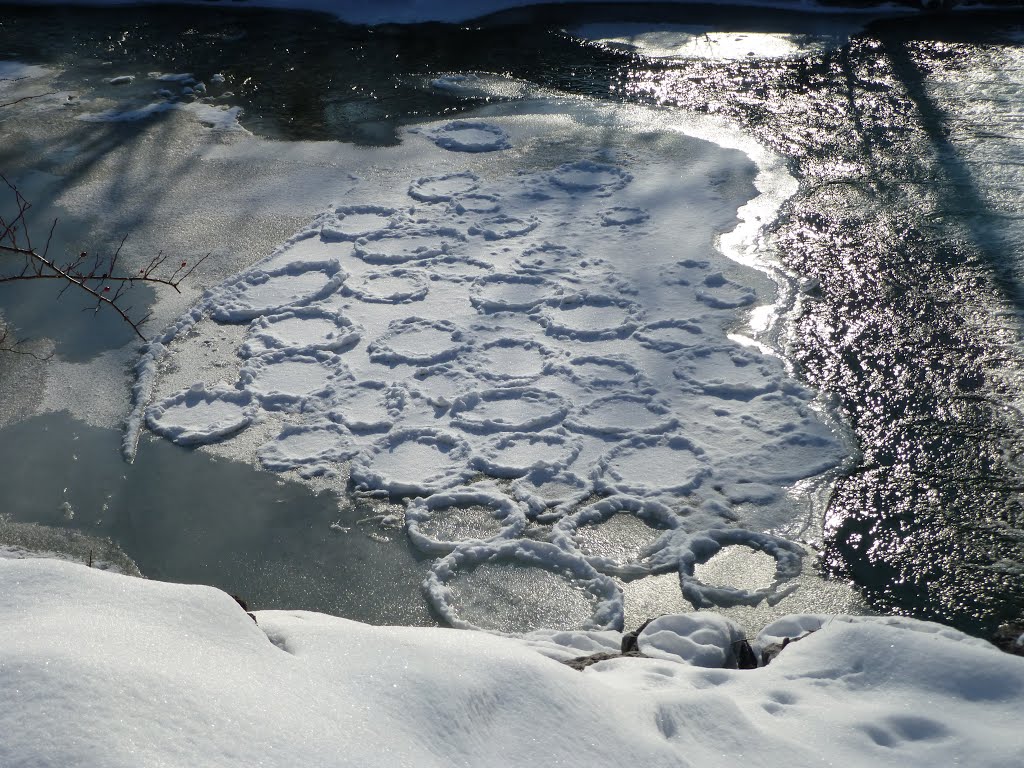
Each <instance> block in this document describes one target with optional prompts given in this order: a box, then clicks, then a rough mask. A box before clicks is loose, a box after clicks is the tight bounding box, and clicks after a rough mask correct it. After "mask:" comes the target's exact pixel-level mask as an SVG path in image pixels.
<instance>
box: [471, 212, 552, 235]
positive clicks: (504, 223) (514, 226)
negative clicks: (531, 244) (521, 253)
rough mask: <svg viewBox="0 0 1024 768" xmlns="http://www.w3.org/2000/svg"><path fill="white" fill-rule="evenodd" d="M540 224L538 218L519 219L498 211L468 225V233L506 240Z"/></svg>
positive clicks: (525, 232) (531, 229)
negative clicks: (494, 214)
mask: <svg viewBox="0 0 1024 768" xmlns="http://www.w3.org/2000/svg"><path fill="white" fill-rule="evenodd" d="M538 226H540V219H537V218H535V217H532V216H531V217H530V218H527V219H521V218H518V217H516V216H506V215H505V214H502V213H499V214H497V215H496V216H490V217H488V218H485V219H480V220H479V221H476V222H475V223H473V224H472V225H471V226H470V227H469V234H471V235H479V236H480V237H482V238H483V239H484V240H508V239H509V238H513V237H521V236H522V235H525V234H527V233H529V232H532V231H533V230H535V229H536V228H537V227H538Z"/></svg>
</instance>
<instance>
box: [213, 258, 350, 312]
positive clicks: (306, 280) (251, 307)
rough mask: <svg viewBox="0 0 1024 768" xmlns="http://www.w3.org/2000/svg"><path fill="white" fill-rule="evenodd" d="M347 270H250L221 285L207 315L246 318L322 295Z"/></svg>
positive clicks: (338, 283)
mask: <svg viewBox="0 0 1024 768" xmlns="http://www.w3.org/2000/svg"><path fill="white" fill-rule="evenodd" d="M346 277H347V274H346V273H345V271H344V270H342V269H340V268H338V269H336V270H334V271H331V270H327V269H322V270H320V269H316V270H309V271H305V272H298V273H292V272H284V273H281V274H266V273H263V272H258V273H252V274H249V275H248V276H246V277H245V278H243V279H242V280H240V281H238V282H236V283H233V284H232V285H230V286H227V287H226V288H224V289H222V290H221V291H220V292H219V295H218V296H217V301H216V302H214V303H213V304H212V305H211V309H210V316H211V317H213V319H214V320H217V321H218V322H222V323H243V322H248V321H250V320H252V319H254V318H256V317H259V316H260V315H267V314H273V313H275V312H281V311H284V310H286V309H290V308H292V307H296V306H303V305H306V304H310V303H312V302H314V301H318V300H320V299H323V298H326V297H327V296H330V295H331V294H332V293H334V292H335V291H336V290H338V288H340V287H341V285H342V283H343V282H344V281H345V278H346Z"/></svg>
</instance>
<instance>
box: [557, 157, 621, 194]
mask: <svg viewBox="0 0 1024 768" xmlns="http://www.w3.org/2000/svg"><path fill="white" fill-rule="evenodd" d="M548 178H549V179H550V181H551V183H552V184H554V185H555V186H556V187H560V188H562V189H564V190H566V191H567V192H589V193H593V194H596V195H598V196H600V197H607V196H609V195H611V194H612V193H613V192H617V191H618V190H620V189H622V188H623V187H625V186H626V185H627V184H629V182H631V181H632V180H633V177H632V175H630V174H629V173H627V172H626V171H624V170H622V169H621V168H618V167H616V166H614V165H606V164H604V163H595V162H592V161H590V160H581V161H579V162H575V163H566V164H565V165H560V166H559V167H558V168H556V169H555V170H553V171H552V172H551V173H550V174H549V176H548Z"/></svg>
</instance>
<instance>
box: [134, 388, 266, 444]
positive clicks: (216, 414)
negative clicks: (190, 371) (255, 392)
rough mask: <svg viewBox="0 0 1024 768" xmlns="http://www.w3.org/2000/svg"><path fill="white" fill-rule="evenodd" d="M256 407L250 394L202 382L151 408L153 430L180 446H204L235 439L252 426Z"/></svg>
mask: <svg viewBox="0 0 1024 768" xmlns="http://www.w3.org/2000/svg"><path fill="white" fill-rule="evenodd" d="M255 415H256V405H255V403H254V402H253V399H252V395H251V394H250V393H249V392H243V391H239V390H237V389H228V388H226V387H211V388H209V389H207V388H206V386H205V385H203V384H202V383H199V384H194V385H192V386H191V387H190V388H189V389H186V390H183V391H181V392H178V393H176V394H174V395H171V396H170V397H168V398H166V399H164V400H161V401H160V402H159V403H156V404H154V405H152V406H150V407H149V409H148V410H147V411H146V424H147V425H148V426H149V428H150V430H151V431H152V432H154V433H155V434H158V435H160V436H161V437H166V438H167V439H168V440H170V441H172V442H174V443H177V444H178V445H202V444H205V443H214V442H217V441H218V440H224V439H226V438H228V437H231V436H232V435H234V434H235V433H236V432H239V431H241V430H243V429H245V428H246V427H247V426H249V424H251V423H252V420H253V418H254V417H255Z"/></svg>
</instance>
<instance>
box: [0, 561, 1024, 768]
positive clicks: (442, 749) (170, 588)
mask: <svg viewBox="0 0 1024 768" xmlns="http://www.w3.org/2000/svg"><path fill="white" fill-rule="evenodd" d="M504 546H506V547H512V548H517V547H519V545H517V544H515V543H511V544H506V545H504ZM555 549H557V548H555ZM484 550H485V551H486V552H489V553H493V552H494V550H493V549H490V548H486V547H485V548H484ZM520 551H522V560H523V564H522V566H521V567H520V570H523V571H542V570H543V569H544V568H545V567H549V566H550V563H551V562H552V561H553V560H554V558H555V557H556V556H557V553H555V552H552V550H551V545H541V544H539V543H534V544H533V546H532V547H530V548H529V549H526V550H525V551H523V550H520ZM484 556H485V554H484V552H483V551H482V552H480V553H479V556H478V562H479V559H480V558H483V557H484ZM528 560H535V561H536V563H537V564H536V566H534V567H531V565H530V564H529V563H528V562H526V561H528ZM574 562H575V561H574ZM466 565H467V566H469V565H471V563H469V562H467V563H466ZM452 566H453V567H454V568H455V569H456V570H457V569H458V567H459V564H456V563H454V562H453V563H452ZM478 567H479V566H478ZM545 573H549V574H550V575H551V577H552V578H553V579H559V580H561V581H566V578H565V577H562V576H558V575H556V574H553V573H551V572H550V571H545ZM473 575H474V574H469V576H470V577H472V576H473ZM477 575H478V574H477ZM587 575H589V574H588V573H587V572H585V571H581V572H580V576H577V577H576V578H580V577H585V576H587ZM566 583H568V582H566ZM603 585H604V586H606V587H609V588H608V589H607V590H605V591H600V598H597V599H598V600H601V601H604V604H605V605H607V606H608V607H609V608H612V609H613V610H612V611H611V612H612V613H613V612H614V604H615V596H614V591H613V590H612V589H610V585H608V584H607V582H605V583H603ZM438 586H439V587H440V586H441V585H440V583H438ZM600 586H602V582H600V581H599V582H598V583H597V584H596V585H595V587H592V588H591V589H592V591H593V592H595V593H596V592H597V591H599V587H600ZM570 588H571V587H570ZM595 588H598V589H595ZM455 589H456V591H457V590H458V586H457V585H456V586H455ZM589 594H591V593H590V592H582V593H580V592H578V593H577V595H578V597H577V599H578V600H580V601H581V602H582V604H583V607H585V608H587V609H588V610H589V608H590V605H591V604H590V603H588V602H587V598H586V597H584V595H589ZM595 597H596V594H595ZM466 607H467V606H464V605H461V604H460V605H459V608H460V609H464V608H466ZM591 615H594V614H591ZM255 616H256V619H257V621H258V623H257V622H254V621H253V620H252V619H251V618H250V617H249V616H247V615H246V614H245V613H244V612H243V611H242V610H241V609H240V608H239V607H238V605H237V603H235V601H234V600H233V599H232V598H231V597H230V596H229V595H227V594H225V593H224V592H221V591H219V590H216V589H211V588H209V587H203V586H195V585H182V584H166V583H162V582H158V581H152V580H145V579H137V578H130V577H127V576H120V575H116V574H112V573H109V572H104V571H100V570H97V569H89V568H86V567H84V566H81V565H75V564H71V563H63V562H59V561H56V560H39V559H34V560H27V559H26V560H7V559H2V558H0V622H2V623H3V626H4V628H5V631H4V632H3V633H0V658H3V659H4V664H3V665H2V666H0V687H2V689H3V690H4V691H7V692H11V693H10V695H7V696H3V697H0V732H2V733H3V734H4V738H3V741H2V743H0V762H3V763H4V764H5V765H11V766H15V765H19V766H21V765H24V766H27V765H44V764H60V765H100V764H102V765H109V766H138V765H192V766H199V765H202V766H212V765H217V766H225V768H227V767H230V768H235V767H236V766H237V767H239V768H240V767H241V766H251V765H263V766H266V768H292V767H293V766H296V765H304V766H323V765H337V764H338V760H339V757H338V756H339V754H340V752H339V750H342V751H343V752H344V762H346V763H350V764H352V765H360V766H366V768H391V766H395V765H416V766H423V768H441V766H448V765H452V764H460V765H487V766H492V767H493V768H513V767H518V766H522V765H552V764H556V763H564V764H572V765H626V764H642V765H666V766H667V765H673V766H683V765H700V766H705V767H706V768H724V767H725V766H732V765H735V762H736V759H737V758H736V756H737V755H740V754H742V755H745V756H746V757H745V758H744V759H755V758H753V757H751V756H756V759H755V762H756V763H757V764H759V765H763V766H765V767H766V768H787V767H789V766H793V765H816V764H819V763H821V762H822V761H823V760H825V761H831V762H833V763H834V764H836V765H843V766H850V767H851V768H872V767H873V766H877V765H880V764H883V765H884V764H896V763H898V764H899V765H900V766H906V767H907V768H933V766H935V765H952V764H962V765H971V766H978V767H979V768H1000V767H1001V766H1009V765H1015V764H1016V763H1017V762H1019V756H1020V739H1019V731H1018V728H1017V726H1018V721H1019V716H1020V715H1019V713H1020V711H1021V709H1022V708H1024V663H1022V662H1021V660H1020V658H1018V657H1014V656H1011V655H1009V654H1004V653H1001V652H999V651H998V650H996V649H995V648H994V647H993V646H991V645H989V644H987V643H984V642H982V641H978V640H976V639H973V638H968V637H967V636H965V635H962V634H960V633H958V632H955V631H954V630H951V629H949V628H947V627H940V626H938V625H935V624H928V623H926V622H919V621H914V620H912V619H889V618H883V619H873V618H865V617H813V616H812V617H800V616H792V617H787V618H786V619H784V620H782V621H781V622H778V623H777V625H775V626H773V627H768V628H766V629H765V631H763V632H762V633H761V634H760V635H759V636H758V637H757V638H755V639H754V641H753V643H752V645H753V646H754V650H755V652H757V653H759V651H760V649H761V648H762V647H763V646H764V645H766V644H767V643H768V642H771V641H773V640H775V639H776V638H777V637H779V636H784V637H793V636H795V633H793V632H791V631H790V627H801V626H805V627H808V629H813V630H815V631H813V632H811V633H810V634H808V635H807V636H806V637H804V639H802V640H800V641H799V642H797V643H790V645H789V646H788V647H787V648H786V649H785V650H783V651H782V653H781V654H780V655H779V656H778V657H777V658H776V659H775V660H774V661H772V663H771V664H770V665H769V666H767V667H764V668H761V669H755V670H736V669H730V668H725V669H714V668H710V665H711V664H713V663H714V662H715V661H717V660H719V659H721V660H722V661H723V663H722V666H726V667H728V666H731V665H730V664H729V659H728V650H727V649H728V648H729V647H730V646H729V643H730V641H731V640H732V639H733V638H734V637H735V627H734V626H733V625H730V623H728V622H727V621H725V620H724V619H719V618H718V617H715V616H714V615H713V614H710V613H707V612H700V613H697V614H689V615H674V616H667V617H663V618H660V619H658V620H656V621H655V622H653V623H652V624H651V625H648V627H647V629H646V630H645V631H644V632H642V633H641V637H640V638H639V644H640V648H641V649H642V650H643V651H644V652H645V653H648V654H650V655H653V656H656V657H657V658H650V659H628V658H626V659H613V660H610V661H603V662H600V663H598V664H596V665H594V666H591V667H589V668H587V669H586V670H585V671H583V672H578V671H576V670H573V669H570V668H569V667H567V666H565V665H564V664H560V663H558V662H557V661H554V660H553V659H555V658H560V659H566V658H571V657H575V656H584V655H589V654H591V653H597V652H609V651H614V650H616V649H617V648H618V645H619V643H620V642H621V635H620V634H619V633H618V632H614V631H593V630H584V629H578V628H571V627H569V628H564V629H561V630H559V629H550V628H549V629H545V630H537V631H534V632H531V633H529V634H528V635H525V636H524V637H523V638H522V639H515V638H510V637H500V636H496V635H493V634H487V633H482V632H459V631H453V630H450V629H436V628H419V627H376V626H370V625H366V624H359V623H357V622H353V621H348V620H345V619H340V618H336V617H333V616H326V615H323V614H316V613H309V612H304V611H256V613H255ZM609 618H611V616H609ZM612 623H614V622H612ZM716 649H717V650H716ZM700 664H706V665H708V666H698V665H700ZM14 692H16V694H15V693H14ZM467 713H472V715H471V717H472V725H471V726H467V722H469V720H468V719H467V718H468V717H470V716H469V715H467ZM55 724H57V726H59V727H56V726H55ZM339 734H342V736H339ZM382 745H384V747H386V748H382Z"/></svg>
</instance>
